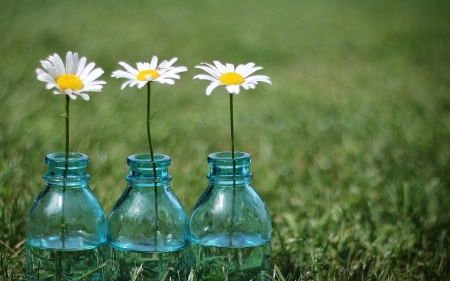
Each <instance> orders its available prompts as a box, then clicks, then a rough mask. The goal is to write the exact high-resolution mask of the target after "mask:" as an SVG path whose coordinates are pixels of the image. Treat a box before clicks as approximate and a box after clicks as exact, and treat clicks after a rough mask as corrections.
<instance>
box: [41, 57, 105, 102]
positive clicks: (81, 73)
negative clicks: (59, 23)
mask: <svg viewBox="0 0 450 281" xmlns="http://www.w3.org/2000/svg"><path fill="white" fill-rule="evenodd" d="M41 64H42V66H43V67H44V70H42V69H40V68H38V69H36V73H37V79H38V80H40V81H42V82H46V83H47V86H46V88H47V89H49V90H50V89H56V90H55V91H53V93H54V94H55V95H58V94H66V95H68V96H69V97H70V98H71V99H73V100H75V99H76V98H77V96H80V97H82V98H83V99H85V100H89V96H88V95H87V94H85V92H100V91H101V89H102V88H103V86H102V84H106V82H105V81H96V80H95V79H97V78H98V77H100V75H102V74H103V73H104V71H103V70H102V69H101V68H96V69H94V67H95V63H93V62H91V63H89V64H88V65H86V58H85V57H82V58H81V59H79V58H78V54H77V53H72V52H67V55H66V65H64V63H63V61H62V59H61V58H60V57H59V55H58V54H54V55H51V56H49V57H48V58H47V59H46V60H43V61H41Z"/></svg>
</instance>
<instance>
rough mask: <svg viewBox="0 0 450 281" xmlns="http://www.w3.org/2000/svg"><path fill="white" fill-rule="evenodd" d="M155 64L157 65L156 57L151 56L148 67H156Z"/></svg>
mask: <svg viewBox="0 0 450 281" xmlns="http://www.w3.org/2000/svg"><path fill="white" fill-rule="evenodd" d="M157 65H158V57H156V56H153V57H152V61H151V62H150V69H156V66H157Z"/></svg>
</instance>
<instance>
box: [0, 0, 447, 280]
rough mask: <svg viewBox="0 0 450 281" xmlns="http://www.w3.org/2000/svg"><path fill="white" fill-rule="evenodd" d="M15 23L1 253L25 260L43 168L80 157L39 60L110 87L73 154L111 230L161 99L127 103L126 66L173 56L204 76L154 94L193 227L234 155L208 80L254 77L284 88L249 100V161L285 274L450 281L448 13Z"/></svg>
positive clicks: (79, 115) (292, 9) (94, 98)
mask: <svg viewBox="0 0 450 281" xmlns="http://www.w3.org/2000/svg"><path fill="white" fill-rule="evenodd" d="M0 7H1V8H0V30H1V31H0V65H1V67H0V114H1V118H0V206H1V207H0V225H1V226H0V240H1V242H2V243H1V244H0V252H5V253H6V252H11V251H13V252H15V251H18V252H20V251H21V249H22V247H23V244H22V243H23V240H24V235H25V219H26V214H27V211H28V208H29V206H30V204H31V202H32V201H33V199H34V198H35V197H36V196H37V194H38V193H39V192H40V190H41V189H42V188H43V185H44V182H43V179H42V175H43V174H44V173H45V171H46V166H45V163H44V157H45V155H46V154H48V153H52V152H57V151H63V150H64V118H63V117H62V115H63V114H64V105H65V104H64V103H65V100H64V98H63V96H62V95H59V96H55V95H53V94H52V92H51V91H48V90H46V89H45V84H44V83H42V82H40V81H38V80H37V79H36V74H35V69H36V68H38V67H41V66H40V63H39V61H40V60H43V59H45V58H47V57H48V56H49V55H50V54H53V53H55V52H56V53H58V54H59V55H60V56H61V57H64V56H65V54H66V52H67V51H74V52H78V53H79V54H80V55H81V56H86V57H87V59H88V61H94V62H95V63H96V64H97V66H99V67H101V68H103V69H104V70H105V74H104V75H103V76H102V77H101V80H105V81H107V83H108V84H107V85H105V87H104V88H103V91H102V92H101V93H92V94H90V97H91V100H90V101H88V102H86V101H84V100H82V99H77V100H76V101H75V102H72V103H71V127H70V141H71V144H70V150H71V151H77V152H82V153H85V154H87V155H89V157H90V158H91V163H90V164H89V166H88V172H89V174H90V175H91V177H92V178H91V181H90V186H91V188H92V189H93V191H94V193H95V194H96V195H97V196H98V198H99V200H100V201H101V203H102V204H103V206H104V208H105V211H106V212H107V213H108V214H109V212H110V211H111V208H112V206H113V204H114V202H115V201H116V200H117V198H118V197H119V196H120V194H121V193H122V191H123V190H124V188H125V186H126V182H125V180H124V177H125V175H126V174H127V173H128V167H127V165H126V158H127V156H129V155H131V154H136V153H144V152H147V143H146V127H145V126H146V120H145V118H146V108H145V101H146V93H145V89H141V90H138V89H137V88H126V89H125V90H123V91H121V90H120V85H121V83H122V82H124V80H115V79H112V78H111V77H110V74H111V72H112V71H114V70H116V69H119V68H121V67H120V66H119V65H118V62H119V61H125V62H127V63H129V64H131V65H134V64H135V62H138V61H149V60H150V59H151V57H152V56H153V55H157V56H158V57H159V58H160V60H162V59H170V58H172V57H178V59H179V60H178V62H177V63H176V64H177V65H184V66H187V67H188V68H189V71H188V72H186V73H182V74H181V79H180V80H179V81H177V82H176V84H175V85H174V86H168V85H161V84H158V83H155V84H153V86H152V112H153V113H155V116H154V118H153V119H152V134H153V145H154V149H155V152H158V153H163V154H167V155H169V156H170V157H171V158H172V166H171V167H170V170H169V172H170V174H171V175H172V176H173V182H172V183H173V189H174V191H175V193H176V194H177V195H178V197H179V199H180V201H181V202H182V203H183V204H184V206H185V208H186V210H187V212H188V213H190V212H191V210H192V208H193V206H194V204H195V202H196V200H197V199H198V198H199V196H200V195H201V193H202V191H203V190H204V189H205V188H206V185H207V180H206V178H205V175H206V174H207V172H208V169H209V166H208V164H207V162H206V157H207V156H208V154H209V153H212V152H217V151H223V150H230V135H229V107H228V106H229V104H228V95H227V93H226V91H225V89H223V88H219V89H216V90H215V91H214V92H213V93H212V95H211V96H210V97H207V96H206V95H205V89H206V86H207V85H208V83H207V81H199V80H192V77H193V76H194V75H196V74H198V73H201V71H200V70H198V69H195V68H194V66H195V65H197V64H198V63H200V62H212V61H213V60H219V61H221V62H223V63H225V62H229V63H234V64H235V65H237V64H241V63H247V62H255V63H256V64H257V65H259V66H262V67H264V69H263V70H261V71H259V72H258V74H264V75H268V76H270V78H271V80H272V85H268V84H264V83H262V84H259V85H258V86H257V87H256V89H255V90H250V91H241V94H240V95H238V96H236V97H235V99H234V101H235V106H234V109H235V115H234V118H235V137H236V149H237V150H241V151H246V152H248V153H250V154H251V155H252V157H253V162H252V165H251V170H252V172H253V173H254V180H253V183H254V186H255V188H256V189H257V191H258V192H259V193H260V195H261V196H262V198H263V199H264V200H265V201H266V202H267V204H268V207H269V209H270V211H271V214H272V216H273V222H274V227H275V228H274V229H275V231H274V242H273V245H274V263H276V264H277V265H278V266H279V267H280V268H282V269H283V272H285V273H286V274H291V275H294V274H295V272H297V271H298V270H299V272H300V273H298V272H297V273H296V274H303V273H305V272H307V271H306V269H305V268H310V269H311V272H312V274H314V272H316V273H317V272H319V273H320V272H322V275H324V274H325V275H326V274H328V273H323V270H322V271H321V270H319V269H317V270H313V269H314V265H317V264H318V265H319V267H318V268H321V269H322V267H320V266H323V265H329V266H331V268H334V270H335V271H334V272H335V274H338V275H339V274H342V275H345V276H353V277H352V278H355V279H354V280H362V279H364V278H366V279H367V278H370V277H371V278H374V279H376V278H380V276H381V277H383V276H390V277H392V278H394V277H398V276H403V278H416V277H417V278H419V277H422V278H424V276H425V277H426V278H427V280H433V278H436V279H435V280H444V279H445V278H444V279H440V278H443V277H445V276H448V275H447V274H449V271H450V269H449V268H450V262H449V250H448V249H449V248H450V247H449V242H450V240H449V236H450V235H449V225H450V186H449V183H450V176H449V172H448V171H449V167H450V146H449V141H450V52H449V50H450V48H449V47H450V5H449V3H448V1H438V0H433V1H419V0H413V1H387V0H381V1H356V0H344V1H331V0H329V1H325V0H324V1H294V0H290V1H287V0H286V1H268V0H258V1H257V0H248V1H237V0H230V1H215V0H197V1H182V0H174V1H119V0H110V1H106V0H99V1H87V0H80V1H54V0H41V1H31V0H17V1H6V0H0ZM302 268H303V269H304V271H302V270H303V269H302ZM296 270H297V271H296ZM327 270H328V271H329V272H332V270H331V269H330V267H326V270H325V271H327ZM328 271H327V272H328ZM302 272H303V273H302ZM383 274H385V275H383ZM402 274H403V275H402ZM427 274H429V275H427ZM319 275H320V274H319ZM0 276H1V274H0ZM345 280H347V279H345ZM371 280H372V279H371ZM389 280H391V279H389Z"/></svg>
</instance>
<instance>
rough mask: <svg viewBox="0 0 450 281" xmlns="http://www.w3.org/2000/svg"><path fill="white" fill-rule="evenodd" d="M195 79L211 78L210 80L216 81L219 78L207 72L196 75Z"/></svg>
mask: <svg viewBox="0 0 450 281" xmlns="http://www.w3.org/2000/svg"><path fill="white" fill-rule="evenodd" d="M194 79H201V80H209V81H216V80H217V78H216V77H212V76H210V75H206V74H198V75H195V76H194Z"/></svg>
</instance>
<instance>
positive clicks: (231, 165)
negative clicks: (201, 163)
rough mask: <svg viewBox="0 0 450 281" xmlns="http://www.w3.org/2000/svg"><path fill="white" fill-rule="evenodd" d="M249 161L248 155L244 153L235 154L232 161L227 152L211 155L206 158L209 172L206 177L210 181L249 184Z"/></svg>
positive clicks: (250, 176) (229, 153)
mask: <svg viewBox="0 0 450 281" xmlns="http://www.w3.org/2000/svg"><path fill="white" fill-rule="evenodd" d="M251 160H252V159H251V156H250V154H248V153H245V152H235V153H234V159H233V158H232V157H231V152H228V151H226V152H216V153H212V154H210V155H209V156H208V163H209V166H210V172H209V174H208V176H207V177H208V179H209V180H210V181H224V182H227V181H231V182H233V181H235V182H236V183H240V182H250V181H251V178H252V176H253V175H252V173H250V169H249V166H250V162H251Z"/></svg>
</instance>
